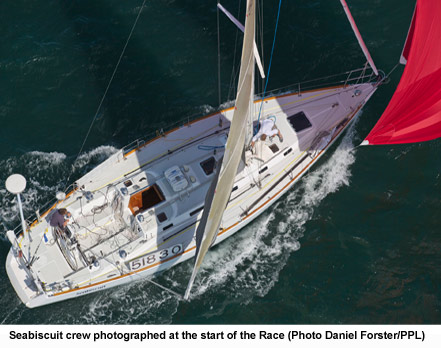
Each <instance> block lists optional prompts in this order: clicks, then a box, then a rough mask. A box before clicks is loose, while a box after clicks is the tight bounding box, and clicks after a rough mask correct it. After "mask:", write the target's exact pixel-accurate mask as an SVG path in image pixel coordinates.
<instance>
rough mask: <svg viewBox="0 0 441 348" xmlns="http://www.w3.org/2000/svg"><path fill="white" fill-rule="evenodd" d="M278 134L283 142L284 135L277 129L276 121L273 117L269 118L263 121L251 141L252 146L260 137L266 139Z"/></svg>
mask: <svg viewBox="0 0 441 348" xmlns="http://www.w3.org/2000/svg"><path fill="white" fill-rule="evenodd" d="M276 135H277V136H278V137H279V140H280V141H281V142H282V141H283V136H282V134H281V133H280V131H279V130H278V129H277V127H276V123H275V122H274V120H273V119H271V118H267V119H265V120H263V121H262V122H261V124H260V129H259V131H258V132H257V134H256V135H255V136H254V137H253V139H252V141H251V147H254V143H255V142H256V141H257V140H258V139H259V138H260V140H262V141H265V140H266V138H267V137H269V138H273V137H274V136H276Z"/></svg>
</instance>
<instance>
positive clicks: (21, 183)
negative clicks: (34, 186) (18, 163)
mask: <svg viewBox="0 0 441 348" xmlns="http://www.w3.org/2000/svg"><path fill="white" fill-rule="evenodd" d="M25 188H26V179H25V177H24V176H23V175H20V174H12V175H11V176H10V177H8V178H7V179H6V189H7V190H8V191H9V192H11V193H13V194H15V195H17V194H20V193H22V192H23V191H24V189H25Z"/></svg>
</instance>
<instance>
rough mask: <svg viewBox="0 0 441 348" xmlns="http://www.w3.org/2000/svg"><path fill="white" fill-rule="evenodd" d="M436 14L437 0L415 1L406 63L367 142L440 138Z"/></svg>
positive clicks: (440, 12)
mask: <svg viewBox="0 0 441 348" xmlns="http://www.w3.org/2000/svg"><path fill="white" fill-rule="evenodd" d="M440 17H441V0H418V2H417V5H416V8H415V13H414V16H413V20H412V24H411V28H410V30H409V34H408V37H407V41H406V44H405V47H404V50H403V57H404V58H405V59H406V60H407V64H406V67H405V69H404V73H403V76H402V77H401V81H400V83H399V84H398V87H397V90H396V91H395V94H394V95H393V97H392V99H391V101H390V103H389V105H388V106H387V108H386V110H385V111H384V113H383V115H382V116H381V118H380V120H379V121H378V123H377V124H376V125H375V127H374V128H373V129H372V130H371V132H370V133H369V135H368V136H367V137H366V140H367V141H368V142H369V144H370V145H381V144H403V143H415V142H420V141H427V140H432V139H436V138H439V137H441V20H440ZM403 57H402V58H403Z"/></svg>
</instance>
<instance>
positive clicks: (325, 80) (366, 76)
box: [256, 64, 381, 97]
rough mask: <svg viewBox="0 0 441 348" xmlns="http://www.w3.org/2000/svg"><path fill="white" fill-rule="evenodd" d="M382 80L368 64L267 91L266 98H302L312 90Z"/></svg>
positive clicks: (344, 86)
mask: <svg viewBox="0 0 441 348" xmlns="http://www.w3.org/2000/svg"><path fill="white" fill-rule="evenodd" d="M380 78H381V76H380V77H378V76H376V75H375V74H374V72H373V70H372V68H371V67H370V66H369V65H368V64H366V65H365V66H364V67H362V68H358V69H353V70H349V71H345V72H342V73H339V74H334V75H329V76H325V77H320V78H316V79H311V80H307V81H303V82H296V83H293V84H290V85H287V86H284V87H279V88H277V89H273V90H270V91H267V92H266V97H267V96H270V95H276V94H280V93H283V92H291V93H297V94H298V95H299V96H301V95H302V92H306V91H309V90H312V89H320V88H327V87H333V86H342V87H343V88H346V87H349V86H351V85H354V84H360V83H373V82H378V80H379V79H380ZM256 96H257V97H262V94H258V95H256Z"/></svg>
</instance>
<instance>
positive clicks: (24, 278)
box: [6, 249, 41, 308]
mask: <svg viewBox="0 0 441 348" xmlns="http://www.w3.org/2000/svg"><path fill="white" fill-rule="evenodd" d="M6 272H7V273H8V277H9V279H10V281H11V284H12V286H13V287H14V290H15V292H16V293H17V295H18V297H19V298H20V300H21V301H22V302H23V303H24V304H25V305H26V306H27V307H29V308H32V307H35V305H33V303H34V299H35V298H36V297H38V296H39V295H41V294H40V293H39V291H38V288H37V286H36V284H35V281H34V279H33V277H32V276H31V274H30V272H29V271H28V269H27V268H26V266H25V265H24V262H20V261H19V259H18V258H17V257H16V256H15V255H14V251H13V250H12V249H11V250H10V251H9V253H8V257H7V258H6Z"/></svg>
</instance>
